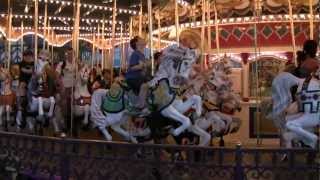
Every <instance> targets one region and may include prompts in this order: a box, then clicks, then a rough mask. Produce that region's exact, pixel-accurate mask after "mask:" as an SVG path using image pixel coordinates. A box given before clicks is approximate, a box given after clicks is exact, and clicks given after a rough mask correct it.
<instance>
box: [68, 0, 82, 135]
mask: <svg viewBox="0 0 320 180" xmlns="http://www.w3.org/2000/svg"><path fill="white" fill-rule="evenodd" d="M74 19H75V20H74V24H73V34H72V35H73V37H72V49H73V52H74V57H73V59H72V66H73V67H75V76H76V75H77V73H78V64H77V63H78V62H77V61H78V60H79V39H78V37H79V24H80V0H75V1H74ZM72 81H74V78H72ZM74 88H75V87H74V82H72V90H71V104H70V106H71V112H70V113H71V131H70V132H71V134H72V136H73V120H74V117H73V113H72V112H73V102H74Z"/></svg>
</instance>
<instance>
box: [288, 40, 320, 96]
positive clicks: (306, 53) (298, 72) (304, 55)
mask: <svg viewBox="0 0 320 180" xmlns="http://www.w3.org/2000/svg"><path fill="white" fill-rule="evenodd" d="M317 49H318V43H317V42H316V41H314V40H307V41H305V42H304V44H303V50H302V51H298V52H297V63H298V66H297V67H296V68H295V69H294V70H293V71H292V72H291V74H293V75H294V76H296V77H298V78H307V77H309V76H310V72H309V71H308V70H306V69H305V68H302V67H301V65H302V64H303V63H304V61H305V60H307V59H309V58H315V57H316V54H317ZM297 89H298V86H293V87H292V88H291V96H292V100H293V101H295V100H296V98H295V95H296V93H297Z"/></svg>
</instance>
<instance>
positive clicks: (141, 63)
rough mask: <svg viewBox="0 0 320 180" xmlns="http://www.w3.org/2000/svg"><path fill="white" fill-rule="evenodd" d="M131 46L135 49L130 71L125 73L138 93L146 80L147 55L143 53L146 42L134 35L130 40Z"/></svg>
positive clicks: (129, 83)
mask: <svg viewBox="0 0 320 180" xmlns="http://www.w3.org/2000/svg"><path fill="white" fill-rule="evenodd" d="M130 47H131V48H132V49H133V50H134V51H133V53H132V54H131V56H130V59H129V67H128V71H127V73H126V74H125V78H126V82H127V83H128V85H129V86H130V87H131V88H132V90H133V92H134V93H135V94H136V95H138V94H139V92H140V87H141V85H142V84H143V83H144V82H145V78H144V70H145V66H146V63H145V56H144V54H143V52H144V48H145V47H146V42H145V41H144V39H142V38H140V37H134V38H133V39H132V40H131V41H130Z"/></svg>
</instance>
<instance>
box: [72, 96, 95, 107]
mask: <svg viewBox="0 0 320 180" xmlns="http://www.w3.org/2000/svg"><path fill="white" fill-rule="evenodd" d="M90 104H91V97H90V96H88V97H85V96H81V97H79V98H78V99H76V100H75V105H78V106H85V105H90Z"/></svg>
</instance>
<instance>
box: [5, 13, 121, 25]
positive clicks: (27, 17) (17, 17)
mask: <svg viewBox="0 0 320 180" xmlns="http://www.w3.org/2000/svg"><path fill="white" fill-rule="evenodd" d="M0 16H1V17H6V16H7V14H0ZM12 18H15V19H30V20H33V15H22V14H13V15H12ZM42 19H44V16H39V20H42ZM48 19H49V20H57V21H74V18H71V17H63V16H48ZM81 21H82V22H92V23H94V22H95V23H103V21H104V22H105V23H109V24H112V20H103V19H97V18H81ZM116 24H123V21H116Z"/></svg>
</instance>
